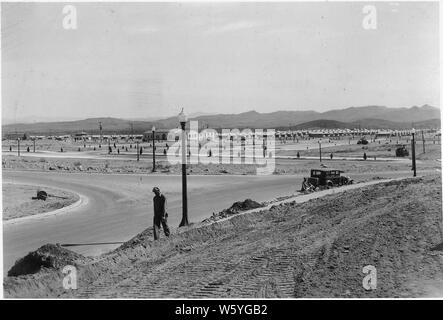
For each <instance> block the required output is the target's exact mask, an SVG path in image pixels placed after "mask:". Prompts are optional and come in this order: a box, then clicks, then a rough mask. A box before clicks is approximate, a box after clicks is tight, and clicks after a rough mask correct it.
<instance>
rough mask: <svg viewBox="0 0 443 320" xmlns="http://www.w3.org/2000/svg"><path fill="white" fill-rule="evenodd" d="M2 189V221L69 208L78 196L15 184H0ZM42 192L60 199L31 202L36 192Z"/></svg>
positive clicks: (51, 189) (50, 189) (52, 198)
mask: <svg viewBox="0 0 443 320" xmlns="http://www.w3.org/2000/svg"><path fill="white" fill-rule="evenodd" d="M2 187H3V221H6V220H10V219H14V218H20V217H25V216H30V215H35V214H39V213H46V212H50V211H54V210H57V209H61V208H63V207H66V206H69V205H71V204H73V203H75V202H76V201H78V200H79V196H78V195H76V194H74V193H70V192H67V191H64V190H56V189H53V188H47V187H38V186H31V185H24V184H17V183H7V182H4V183H3V184H2ZM39 190H44V191H46V192H47V193H48V194H52V195H56V196H58V197H63V198H64V199H61V198H56V197H48V198H47V199H46V201H43V200H36V199H35V200H33V199H32V197H35V196H36V195H37V191H39Z"/></svg>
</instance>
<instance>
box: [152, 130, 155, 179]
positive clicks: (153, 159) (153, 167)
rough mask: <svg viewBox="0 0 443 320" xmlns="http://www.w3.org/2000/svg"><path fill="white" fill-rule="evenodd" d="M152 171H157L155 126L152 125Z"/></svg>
mask: <svg viewBox="0 0 443 320" xmlns="http://www.w3.org/2000/svg"><path fill="white" fill-rule="evenodd" d="M152 172H155V126H152Z"/></svg>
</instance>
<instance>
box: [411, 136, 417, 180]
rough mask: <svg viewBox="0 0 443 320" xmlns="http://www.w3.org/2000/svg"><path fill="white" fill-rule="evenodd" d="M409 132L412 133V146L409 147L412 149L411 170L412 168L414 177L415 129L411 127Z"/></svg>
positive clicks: (415, 170) (415, 173) (415, 168)
mask: <svg viewBox="0 0 443 320" xmlns="http://www.w3.org/2000/svg"><path fill="white" fill-rule="evenodd" d="M411 133H412V141H411V144H412V147H411V149H412V170H414V177H416V176H417V166H416V162H415V129H414V128H412V131H411Z"/></svg>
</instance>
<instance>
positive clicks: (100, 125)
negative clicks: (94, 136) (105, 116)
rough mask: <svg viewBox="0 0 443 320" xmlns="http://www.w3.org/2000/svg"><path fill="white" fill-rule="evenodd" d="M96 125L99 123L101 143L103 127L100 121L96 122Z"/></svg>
mask: <svg viewBox="0 0 443 320" xmlns="http://www.w3.org/2000/svg"><path fill="white" fill-rule="evenodd" d="M98 125H99V129H100V144H102V139H103V138H102V137H103V135H102V130H103V127H102V122H101V121H100V122H99V123H98Z"/></svg>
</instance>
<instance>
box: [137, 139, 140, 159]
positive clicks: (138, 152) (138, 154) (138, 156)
mask: <svg viewBox="0 0 443 320" xmlns="http://www.w3.org/2000/svg"><path fill="white" fill-rule="evenodd" d="M136 149H137V161H139V160H140V150H139V148H138V141H137V148H136Z"/></svg>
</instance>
